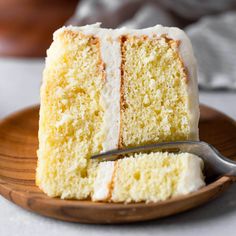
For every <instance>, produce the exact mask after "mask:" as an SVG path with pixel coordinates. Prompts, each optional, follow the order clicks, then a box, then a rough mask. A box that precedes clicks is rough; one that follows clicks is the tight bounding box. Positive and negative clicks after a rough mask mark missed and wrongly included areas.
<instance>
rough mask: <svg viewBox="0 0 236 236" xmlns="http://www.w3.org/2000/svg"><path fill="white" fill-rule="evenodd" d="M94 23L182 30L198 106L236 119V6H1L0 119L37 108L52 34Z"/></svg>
mask: <svg viewBox="0 0 236 236" xmlns="http://www.w3.org/2000/svg"><path fill="white" fill-rule="evenodd" d="M95 22H102V26H103V27H110V28H116V27H123V26H126V27H132V28H144V27H150V26H153V25H156V24H162V25H165V26H177V27H180V28H182V29H184V30H185V31H186V33H187V34H188V36H189V37H190V38H191V40H192V44H193V48H194V53H195V56H196V58H197V60H198V79H199V88H200V101H201V102H202V103H205V104H207V105H210V106H213V107H216V108H218V109H220V110H222V111H224V112H226V113H227V114H229V115H231V116H233V117H234V118H236V106H235V104H234V103H236V93H235V90H236V0H146V1H145V0H81V1H78V0H50V1H49V0H0V119H1V118H3V117H4V116H6V115H8V114H10V113H11V112H13V111H15V110H18V109H20V108H23V107H25V106H29V105H32V104H37V103H39V88H40V83H41V80H42V71H43V67H44V58H45V55H46V50H47V48H48V47H49V45H50V43H51V42H52V34H53V32H54V31H55V30H56V29H57V28H59V27H61V26H63V25H70V24H72V25H85V24H91V23H95Z"/></svg>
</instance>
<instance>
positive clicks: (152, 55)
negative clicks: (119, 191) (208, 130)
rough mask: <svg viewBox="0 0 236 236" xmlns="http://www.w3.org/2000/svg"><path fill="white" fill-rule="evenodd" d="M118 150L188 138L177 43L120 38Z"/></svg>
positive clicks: (184, 86)
mask: <svg viewBox="0 0 236 236" xmlns="http://www.w3.org/2000/svg"><path fill="white" fill-rule="evenodd" d="M121 50H122V64H121V66H122V77H121V81H122V87H121V92H122V94H121V96H122V97H121V131H120V143H121V146H136V145H140V144H149V143H154V142H163V141H175V140H187V139H189V138H190V120H189V114H188V93H187V82H188V78H187V74H186V71H185V68H184V65H183V62H182V61H181V58H180V57H179V54H178V41H174V40H170V39H168V38H166V37H161V38H153V39H149V38H148V37H137V36H126V37H123V38H122V42H121Z"/></svg>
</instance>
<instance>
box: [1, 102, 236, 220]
mask: <svg viewBox="0 0 236 236" xmlns="http://www.w3.org/2000/svg"><path fill="white" fill-rule="evenodd" d="M38 111H39V107H38V106H36V107H32V108H28V109H25V110H22V111H20V112H17V113H15V114H13V115H11V116H9V117H7V118H6V119H4V120H2V121H1V122H0V193H1V194H2V195H3V196H4V197H5V198H7V199H8V200H10V201H12V202H14V203H15V204H17V205H19V206H21V207H23V208H25V209H27V210H31V211H33V212H37V213H39V214H41V215H45V216H49V217H53V218H56V219H60V220H65V221H73V222H83V223H108V224H109V223H128V222H134V221H144V220H150V219H156V218H160V217H165V216H169V215H173V214H176V213H179V212H183V211H186V210H189V209H191V208H193V207H196V206H199V205H201V204H203V203H205V202H207V201H210V200H211V199H213V198H215V197H216V196H218V195H219V194H220V193H222V192H224V190H225V189H226V188H227V187H228V186H229V185H230V184H231V183H232V179H231V178H230V177H222V178H220V179H218V180H216V181H215V182H213V183H211V184H209V185H207V186H206V187H204V188H202V189H200V190H199V191H197V192H194V193H192V194H188V195H185V196H181V197H176V198H173V199H170V200H167V201H163V202H158V203H149V204H145V203H134V204H116V203H94V202H91V201H76V200H60V199H55V198H49V197H47V196H46V195H45V194H44V193H42V192H41V191H40V190H39V189H38V188H37V187H36V186H35V181H34V180H35V168H36V162H37V157H36V150H37V147H38V140H37V131H38V118H39V117H38ZM200 139H201V140H204V141H206V142H208V143H210V144H213V145H214V146H215V147H216V148H217V149H218V150H219V151H220V152H221V153H222V154H223V155H225V156H227V157H228V158H231V159H236V123H235V121H233V120H231V119H230V118H228V117H227V116H225V115H224V114H222V113H220V112H218V111H216V110H213V109H211V108H209V107H206V106H201V119H200Z"/></svg>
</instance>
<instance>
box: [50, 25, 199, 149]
mask: <svg viewBox="0 0 236 236" xmlns="http://www.w3.org/2000/svg"><path fill="white" fill-rule="evenodd" d="M65 29H71V30H73V31H81V32H83V33H84V34H88V35H89V34H92V35H95V36H98V37H99V38H100V40H101V56H102V60H103V62H104V63H105V68H106V83H105V85H104V88H103V90H102V96H101V102H102V105H103V107H104V109H105V114H104V123H103V130H104V132H105V140H104V143H103V150H102V151H103V152H104V151H107V150H111V149H116V148H117V147H118V140H119V129H120V80H121V73H120V64H121V50H120V41H119V37H120V36H121V35H127V34H129V35H137V36H141V35H147V36H148V37H149V38H152V37H154V35H155V37H156V36H161V35H166V36H167V37H168V38H171V39H173V40H179V41H180V46H179V54H180V57H181V59H182V61H183V64H184V66H185V68H186V69H187V72H188V82H187V85H186V86H187V92H188V104H187V106H188V109H189V114H190V125H189V126H190V129H191V130H190V133H191V135H190V137H189V139H192V140H198V121H199V102H198V82H197V74H196V60H195V57H194V55H193V50H192V45H191V42H190V40H189V38H188V37H187V35H186V34H185V33H184V31H182V30H180V29H178V28H175V27H163V26H161V25H156V26H154V27H150V28H146V29H137V30H135V29H127V28H120V29H115V30H112V29H103V28H100V23H96V24H93V25H86V26H82V27H73V26H69V27H63V28H61V29H59V30H57V31H56V32H55V34H54V37H55V36H56V34H59V33H60V32H61V31H64V30H65Z"/></svg>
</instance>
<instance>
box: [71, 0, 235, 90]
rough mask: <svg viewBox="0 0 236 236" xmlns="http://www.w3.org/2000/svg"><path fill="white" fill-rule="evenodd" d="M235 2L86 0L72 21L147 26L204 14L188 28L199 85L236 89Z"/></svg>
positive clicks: (230, 0)
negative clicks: (233, 10)
mask: <svg viewBox="0 0 236 236" xmlns="http://www.w3.org/2000/svg"><path fill="white" fill-rule="evenodd" d="M235 6H236V0H224V1H222V0H205V1H198V0H159V1H158V0H156V1H153V0H149V1H141V0H112V1H110V0H86V1H85V0H84V1H81V2H80V3H79V5H78V8H77V11H76V13H75V15H74V19H77V21H73V20H72V21H69V22H70V23H74V22H79V24H85V23H89V24H90V23H95V22H96V21H101V22H102V23H103V26H105V27H122V26H127V27H129V28H145V27H149V26H153V25H155V24H162V25H165V26H175V25H178V23H177V22H176V19H177V18H176V16H181V17H182V18H183V19H185V20H196V19H199V18H200V17H201V18H200V20H198V21H197V22H196V23H193V24H191V25H189V26H188V27H187V28H185V29H184V30H185V31H186V32H187V34H188V35H189V36H190V38H191V40H192V44H193V48H194V53H195V56H196V58H197V60H198V65H199V70H198V74H199V85H200V87H201V88H205V89H219V88H227V89H236V67H235V62H236V27H235V25H236V11H235V12H227V10H229V9H231V8H232V7H235ZM170 12H172V13H173V12H174V14H171V13H170ZM221 12H225V13H223V14H222V13H221ZM220 13H221V14H220ZM208 14H214V16H207V15H208Z"/></svg>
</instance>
